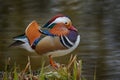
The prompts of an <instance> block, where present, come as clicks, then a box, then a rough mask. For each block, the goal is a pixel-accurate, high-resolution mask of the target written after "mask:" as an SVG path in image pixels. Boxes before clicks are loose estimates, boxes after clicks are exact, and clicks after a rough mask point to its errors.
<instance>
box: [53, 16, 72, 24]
mask: <svg viewBox="0 0 120 80" xmlns="http://www.w3.org/2000/svg"><path fill="white" fill-rule="evenodd" d="M60 22H63V23H66V22H71V20H70V19H69V18H67V17H59V18H56V19H55V21H53V23H60Z"/></svg>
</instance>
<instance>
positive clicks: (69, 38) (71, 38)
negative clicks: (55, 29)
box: [60, 30, 78, 48]
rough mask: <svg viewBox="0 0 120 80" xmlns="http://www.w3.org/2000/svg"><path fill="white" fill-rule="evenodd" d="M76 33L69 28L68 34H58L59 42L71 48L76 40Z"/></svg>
mask: <svg viewBox="0 0 120 80" xmlns="http://www.w3.org/2000/svg"><path fill="white" fill-rule="evenodd" d="M77 36H78V33H77V32H76V31H74V30H70V32H69V34H67V35H65V36H60V42H61V43H62V44H63V45H64V46H65V47H67V48H71V47H72V46H73V45H74V44H75V42H76V40H77Z"/></svg>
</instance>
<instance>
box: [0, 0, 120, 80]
mask: <svg viewBox="0 0 120 80" xmlns="http://www.w3.org/2000/svg"><path fill="white" fill-rule="evenodd" d="M0 6H1V7H0V35H1V36H0V69H3V67H4V65H5V62H6V59H7V58H8V57H11V60H12V61H13V62H14V61H15V62H16V63H17V64H20V66H23V67H24V66H25V64H26V63H27V56H28V55H29V56H31V61H32V64H33V66H32V67H33V68H37V67H39V66H40V64H41V63H40V62H42V60H44V58H42V57H39V56H38V55H36V54H32V53H29V52H27V51H25V50H23V49H19V48H8V47H7V46H8V45H9V44H10V43H11V42H12V37H13V36H16V35H18V34H21V33H23V32H24V29H25V28H26V26H27V25H28V24H29V23H30V22H31V21H32V20H37V21H38V22H39V24H42V25H43V24H45V22H46V21H47V20H49V18H51V17H52V16H53V15H55V14H57V13H63V14H66V15H68V16H70V17H71V19H72V21H73V24H74V26H77V28H78V30H79V33H80V34H81V43H80V45H79V47H78V48H77V49H76V50H75V51H74V52H73V53H76V54H78V55H79V59H82V60H83V75H84V77H87V80H91V79H93V75H94V71H95V67H96V70H97V71H96V72H97V73H96V77H97V80H119V79H120V76H119V75H120V64H119V63H120V58H119V57H120V54H119V53H120V50H119V49H120V42H119V41H120V37H119V34H120V28H119V26H120V23H119V21H120V17H119V16H120V14H119V13H120V8H119V3H118V0H116V1H112V0H109V1H104V0H101V1H97V0H89V1H88V0H72V1H69V0H66V1H65V0H57V1H56V0H49V1H48V0H44V1H39V0H36V1H34V0H21V1H16V0H12V1H11V2H10V1H9V2H8V1H2V4H1V5H0ZM68 56H70V55H68ZM68 56H64V60H66V58H67V59H68ZM41 58H42V60H41ZM57 59H59V60H58V61H59V62H61V63H64V62H63V61H61V58H57Z"/></svg>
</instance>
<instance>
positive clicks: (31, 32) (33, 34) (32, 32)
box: [25, 21, 41, 45]
mask: <svg viewBox="0 0 120 80" xmlns="http://www.w3.org/2000/svg"><path fill="white" fill-rule="evenodd" d="M25 35H26V36H27V38H28V40H29V43H30V45H32V44H33V42H34V41H35V40H36V39H37V38H39V37H40V35H41V33H40V32H39V25H38V24H37V22H36V21H32V22H31V23H30V24H29V25H28V27H27V28H26V30H25Z"/></svg>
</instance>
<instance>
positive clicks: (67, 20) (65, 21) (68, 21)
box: [48, 17, 71, 27]
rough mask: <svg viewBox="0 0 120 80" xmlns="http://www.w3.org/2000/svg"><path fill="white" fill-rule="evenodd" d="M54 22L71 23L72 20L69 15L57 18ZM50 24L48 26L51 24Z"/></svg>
mask: <svg viewBox="0 0 120 80" xmlns="http://www.w3.org/2000/svg"><path fill="white" fill-rule="evenodd" d="M53 23H64V24H65V23H67V24H68V23H71V20H70V19H69V18H68V17H59V18H56V19H55V20H54V21H53V22H52V23H51V24H53ZM51 24H49V25H48V27H49V26H50V25H51Z"/></svg>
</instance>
